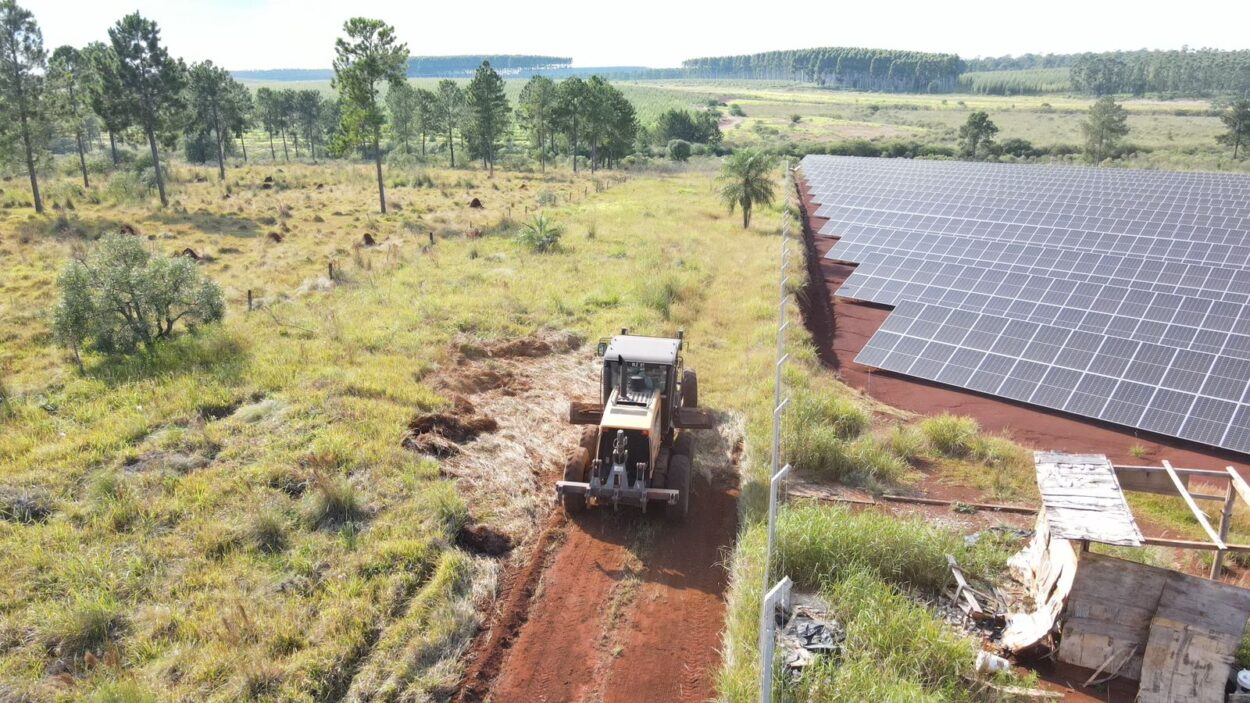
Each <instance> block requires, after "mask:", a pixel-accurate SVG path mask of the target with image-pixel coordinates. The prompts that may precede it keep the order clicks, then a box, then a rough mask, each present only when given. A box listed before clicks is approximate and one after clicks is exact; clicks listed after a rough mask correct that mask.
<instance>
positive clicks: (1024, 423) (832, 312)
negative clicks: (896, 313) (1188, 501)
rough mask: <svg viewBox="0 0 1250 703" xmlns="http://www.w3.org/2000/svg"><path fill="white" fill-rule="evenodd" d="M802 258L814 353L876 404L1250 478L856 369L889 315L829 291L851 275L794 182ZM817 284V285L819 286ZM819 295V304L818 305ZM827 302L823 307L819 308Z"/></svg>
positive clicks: (951, 391)
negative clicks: (809, 261)
mask: <svg viewBox="0 0 1250 703" xmlns="http://www.w3.org/2000/svg"><path fill="white" fill-rule="evenodd" d="M799 191H800V193H801V196H802V202H803V208H804V215H805V217H804V224H805V234H806V238H807V241H808V253H809V256H810V255H811V254H813V253H814V254H815V257H816V258H815V260H814V264H815V266H813V267H812V270H811V272H810V273H811V281H812V283H813V284H814V285H812V290H811V291H810V297H811V298H813V299H815V300H813V301H812V302H810V303H809V306H810V307H809V310H810V314H809V315H808V319H807V323H808V326H809V328H811V329H812V332H813V339H814V341H815V342H816V344H817V345H818V347H819V350H820V353H821V358H822V359H824V361H825V363H826V364H828V365H830V366H832V367H833V368H834V369H835V370H836V372H837V374H838V376H839V377H840V378H841V379H842V381H843V382H845V383H846V384H848V385H850V386H852V387H854V388H857V389H859V390H862V391H864V392H865V393H867V394H868V395H870V396H872V397H873V398H876V399H877V400H879V401H881V402H883V403H886V404H887V405H892V406H894V407H896V408H899V409H902V410H907V411H910V412H914V413H918V414H922V415H933V414H940V413H943V412H951V413H955V414H958V415H967V416H969V417H972V418H975V419H976V420H977V422H979V423H981V426H982V427H983V428H985V429H987V430H990V431H992V432H1003V433H1005V434H1007V435H1008V436H1010V437H1011V438H1012V439H1014V440H1016V441H1018V442H1020V443H1021V444H1024V445H1026V446H1029V447H1033V448H1035V449H1046V450H1055V451H1068V452H1091V453H1097V454H1106V455H1107V456H1108V457H1109V458H1110V459H1111V460H1112V461H1114V462H1116V463H1120V464H1155V465H1157V464H1158V463H1159V461H1160V460H1162V459H1168V460H1169V461H1171V462H1172V464H1173V465H1175V466H1184V467H1188V468H1198V469H1223V468H1224V467H1225V466H1230V465H1231V466H1234V467H1236V468H1237V469H1238V471H1240V472H1241V473H1242V474H1243V475H1250V463H1247V462H1246V459H1245V457H1244V456H1241V455H1239V454H1236V453H1234V452H1225V451H1220V450H1216V449H1210V448H1207V447H1203V446H1201V445H1197V444H1194V443H1191V442H1186V441H1184V440H1179V439H1172V438H1167V437H1161V436H1157V435H1151V434H1147V433H1144V432H1143V433H1135V432H1133V431H1132V430H1128V429H1122V428H1119V427H1116V426H1113V425H1110V424H1105V423H1101V422H1098V421H1095V420H1089V419H1082V418H1077V417H1074V416H1070V415H1066V414H1063V413H1060V412H1055V411H1051V410H1047V409H1045V408H1040V407H1037V406H1031V405H1025V404H1022V403H1016V402H1013V401H1009V400H1004V399H1000V398H994V397H991V396H986V395H982V394H979V393H975V392H972V391H965V390H960V389H956V388H950V387H946V386H941V385H938V384H935V383H929V382H927V381H922V380H918V379H910V378H904V377H901V376H895V375H892V374H889V373H886V372H882V371H879V370H876V369H873V368H870V367H867V366H861V365H859V364H856V363H855V361H854V359H855V355H856V354H858V353H859V351H860V349H862V348H863V346H864V344H865V343H867V341H868V338H869V337H871V336H872V335H873V333H874V332H876V331H877V328H878V327H879V326H880V325H881V323H882V321H884V320H885V318H886V316H887V315H889V314H890V311H889V309H888V308H885V307H881V306H876V305H869V304H863V303H855V302H851V301H848V300H842V299H839V298H835V297H834V293H835V292H836V291H837V289H838V288H839V287H840V286H841V285H842V282H843V281H845V280H846V277H847V276H849V275H850V274H851V272H852V271H854V270H855V267H854V266H848V265H845V264H838V263H835V262H833V261H829V260H828V259H825V258H824V255H825V253H826V252H828V251H829V249H831V248H832V247H833V245H834V244H836V243H837V241H838V240H837V238H836V237H825V236H821V235H815V234H814V233H815V232H818V231H819V230H820V228H821V227H822V226H823V225H824V224H825V222H826V221H827V220H825V219H824V218H821V217H814V216H812V213H814V212H815V210H816V207H817V206H816V205H814V204H813V203H812V202H811V199H810V197H809V193H808V191H807V188H806V186H804V185H802V183H801V181H800V186H799ZM818 286H819V287H818ZM822 296H823V298H824V299H823V300H822V299H820V298H821V297H822ZM826 303H827V304H828V307H824V308H823V314H822V305H824V304H826ZM1133 445H1141V446H1142V447H1145V448H1146V455H1145V457H1143V458H1138V457H1134V456H1132V454H1131V453H1130V451H1129V450H1130V448H1131V447H1132V446H1133Z"/></svg>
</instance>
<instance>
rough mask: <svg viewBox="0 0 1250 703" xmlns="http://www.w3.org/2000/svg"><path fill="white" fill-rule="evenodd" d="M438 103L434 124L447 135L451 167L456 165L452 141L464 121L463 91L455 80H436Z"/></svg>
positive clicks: (454, 145)
mask: <svg viewBox="0 0 1250 703" xmlns="http://www.w3.org/2000/svg"><path fill="white" fill-rule="evenodd" d="M436 95H437V96H438V103H437V104H436V109H435V118H434V119H435V124H437V125H438V128H439V130H440V131H441V132H442V133H443V134H445V135H446V136H447V148H448V149H449V150H451V167H452V168H455V167H456V144H455V142H454V141H452V138H453V135H454V133H455V131H456V130H458V129H460V128H461V126H462V122H463V121H464V103H465V98H464V91H463V90H461V89H460V86H458V85H456V82H455V81H453V80H449V79H443V80H441V81H439V82H438V92H437V93H436Z"/></svg>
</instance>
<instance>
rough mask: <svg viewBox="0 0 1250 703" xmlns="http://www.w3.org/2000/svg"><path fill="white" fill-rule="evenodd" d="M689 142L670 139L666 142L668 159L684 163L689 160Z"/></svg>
mask: <svg viewBox="0 0 1250 703" xmlns="http://www.w3.org/2000/svg"><path fill="white" fill-rule="evenodd" d="M690 152H691V148H690V142H688V141H686V140H684V139H672V140H669V142H668V158H670V159H672V160H673V161H686V160H688V159H689V158H690Z"/></svg>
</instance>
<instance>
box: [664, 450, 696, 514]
mask: <svg viewBox="0 0 1250 703" xmlns="http://www.w3.org/2000/svg"><path fill="white" fill-rule="evenodd" d="M665 488H669V489H672V490H675V491H678V495H677V502H676V503H670V504H668V505H665V506H664V517H666V518H668V519H669V520H672V521H674V522H682V521H684V520H685V519H686V515H687V514H688V513H689V512H690V457H688V456H686V455H685V454H674V455H673V457H672V458H671V459H669V460H668V480H667V481H666V482H665Z"/></svg>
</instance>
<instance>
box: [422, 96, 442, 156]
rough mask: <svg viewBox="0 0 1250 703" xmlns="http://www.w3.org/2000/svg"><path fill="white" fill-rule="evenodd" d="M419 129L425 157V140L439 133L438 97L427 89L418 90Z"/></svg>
mask: <svg viewBox="0 0 1250 703" xmlns="http://www.w3.org/2000/svg"><path fill="white" fill-rule="evenodd" d="M417 128H418V129H419V130H420V131H421V155H422V156H425V139H426V137H427V136H429V135H430V134H431V133H436V132H437V131H438V95H437V94H436V93H435V92H434V91H432V90H426V89H425V88H418V89H417Z"/></svg>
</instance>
